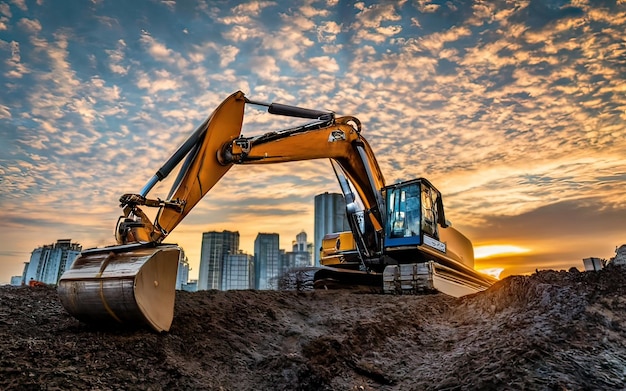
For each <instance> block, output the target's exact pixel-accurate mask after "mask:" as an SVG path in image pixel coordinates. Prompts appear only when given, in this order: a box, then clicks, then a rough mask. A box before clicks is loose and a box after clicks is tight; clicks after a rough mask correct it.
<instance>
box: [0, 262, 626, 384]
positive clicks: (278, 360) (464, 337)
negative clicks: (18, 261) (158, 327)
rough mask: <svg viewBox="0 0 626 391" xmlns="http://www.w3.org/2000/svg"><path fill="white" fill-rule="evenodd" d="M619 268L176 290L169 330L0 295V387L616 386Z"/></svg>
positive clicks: (623, 365) (619, 371)
mask: <svg viewBox="0 0 626 391" xmlns="http://www.w3.org/2000/svg"><path fill="white" fill-rule="evenodd" d="M625 293H626V268H622V267H609V268H606V269H604V270H601V271H599V272H584V273H581V272H578V271H575V270H571V271H568V272H566V271H560V272H559V271H539V272H537V273H535V274H533V275H531V276H512V277H508V278H506V279H504V280H502V281H500V282H498V283H497V284H496V285H494V286H493V287H491V288H490V289H489V290H487V291H485V292H482V293H479V294H475V295H471V296H466V297H463V298H459V299H456V298H452V297H448V296H444V295H441V294H434V295H425V296H390V295H379V294H366V293H358V292H351V291H333V290H326V291H322V290H320V291H228V292H222V291H202V292H194V293H190V292H177V297H176V306H175V318H174V322H173V325H172V328H171V330H170V332H167V333H161V334H158V333H155V332H153V331H151V330H149V329H147V328H135V329H124V328H110V327H108V326H107V327H105V326H103V325H97V326H94V325H87V324H84V323H81V322H79V321H77V320H75V319H74V318H72V317H71V316H70V315H68V314H67V313H66V312H65V310H64V309H63V307H62V306H61V304H60V302H59V300H58V297H57V293H56V290H55V288H54V287H10V286H3V287H0V389H2V390H116V391H117V390H485V389H493V390H507V389H515V390H517V389H526V390H623V389H626V294H625Z"/></svg>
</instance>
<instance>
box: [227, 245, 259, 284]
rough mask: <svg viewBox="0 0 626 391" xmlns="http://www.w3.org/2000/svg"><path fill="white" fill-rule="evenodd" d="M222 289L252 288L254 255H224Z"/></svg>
mask: <svg viewBox="0 0 626 391" xmlns="http://www.w3.org/2000/svg"><path fill="white" fill-rule="evenodd" d="M222 276H223V278H222V290H225V291H226V290H233V289H253V288H254V257H253V256H252V255H250V254H244V253H239V254H227V255H225V256H224V268H223V273H222Z"/></svg>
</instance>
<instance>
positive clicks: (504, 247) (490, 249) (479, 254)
mask: <svg viewBox="0 0 626 391" xmlns="http://www.w3.org/2000/svg"><path fill="white" fill-rule="evenodd" d="M529 251H530V250H529V249H527V248H523V247H518V246H513V245H510V244H494V245H488V246H476V247H474V258H476V259H482V258H489V257H494V256H504V255H514V254H523V253H527V252H529Z"/></svg>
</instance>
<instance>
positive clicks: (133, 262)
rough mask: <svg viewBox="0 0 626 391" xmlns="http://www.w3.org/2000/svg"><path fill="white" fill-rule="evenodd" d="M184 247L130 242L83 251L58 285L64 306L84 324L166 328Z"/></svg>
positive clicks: (170, 322) (172, 305) (157, 329)
mask: <svg viewBox="0 0 626 391" xmlns="http://www.w3.org/2000/svg"><path fill="white" fill-rule="evenodd" d="M181 255H182V249H181V248H180V247H178V246H176V245H171V244H160V245H155V244H130V245H119V246H110V247H103V248H98V249H93V250H86V251H83V252H82V253H81V254H80V256H79V257H78V258H77V259H76V260H75V261H74V263H73V264H72V266H71V268H70V269H69V270H67V271H66V272H65V273H64V274H63V276H62V277H61V280H60V281H59V285H58V289H57V292H58V295H59V298H60V300H61V303H62V304H63V307H65V309H66V310H67V311H68V312H69V313H70V314H71V315H72V316H74V317H75V318H77V319H79V320H81V321H83V322H86V323H121V324H127V325H145V324H147V325H149V326H150V327H151V328H153V329H154V330H156V331H157V332H161V331H169V329H170V326H171V324H172V320H173V318H174V298H175V294H176V290H175V288H176V273H177V270H178V261H179V259H180V257H181Z"/></svg>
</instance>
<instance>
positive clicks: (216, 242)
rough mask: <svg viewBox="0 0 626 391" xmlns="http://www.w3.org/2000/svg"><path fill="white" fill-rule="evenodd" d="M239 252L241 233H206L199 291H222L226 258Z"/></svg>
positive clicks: (204, 234)
mask: <svg viewBox="0 0 626 391" xmlns="http://www.w3.org/2000/svg"><path fill="white" fill-rule="evenodd" d="M238 252H239V232H237V231H235V232H232V231H222V232H217V231H210V232H204V233H203V234H202V249H201V251H200V270H199V273H198V274H199V275H198V290H208V289H221V288H222V286H221V285H222V272H223V266H224V256H225V255H227V254H236V253H238Z"/></svg>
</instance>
